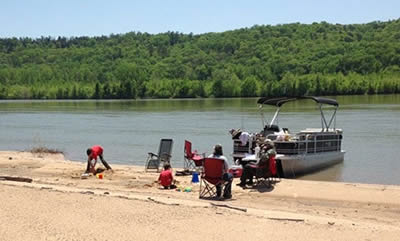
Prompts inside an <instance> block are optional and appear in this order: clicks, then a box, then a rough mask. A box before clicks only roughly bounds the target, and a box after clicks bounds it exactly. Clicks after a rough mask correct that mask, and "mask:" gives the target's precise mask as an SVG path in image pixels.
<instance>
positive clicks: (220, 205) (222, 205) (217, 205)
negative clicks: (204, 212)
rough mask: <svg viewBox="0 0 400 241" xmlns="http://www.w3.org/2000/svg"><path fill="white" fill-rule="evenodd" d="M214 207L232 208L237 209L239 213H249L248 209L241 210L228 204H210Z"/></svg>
mask: <svg viewBox="0 0 400 241" xmlns="http://www.w3.org/2000/svg"><path fill="white" fill-rule="evenodd" d="M210 204H211V205H212V206H216V207H221V208H230V209H235V210H238V211H242V212H247V209H246V208H239V207H233V206H230V205H227V204H216V203H210Z"/></svg>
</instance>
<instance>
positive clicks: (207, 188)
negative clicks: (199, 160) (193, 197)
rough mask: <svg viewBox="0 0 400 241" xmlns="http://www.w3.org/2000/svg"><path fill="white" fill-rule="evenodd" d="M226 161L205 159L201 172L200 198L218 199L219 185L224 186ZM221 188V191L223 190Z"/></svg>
mask: <svg viewBox="0 0 400 241" xmlns="http://www.w3.org/2000/svg"><path fill="white" fill-rule="evenodd" d="M223 173H224V160H222V159H219V158H209V157H208V158H204V160H203V171H202V172H201V181H200V192H199V198H205V197H216V196H217V185H222V186H223V185H224V184H225V181H224V180H223V179H222V174H223ZM222 186H221V189H222V188H223V187H222Z"/></svg>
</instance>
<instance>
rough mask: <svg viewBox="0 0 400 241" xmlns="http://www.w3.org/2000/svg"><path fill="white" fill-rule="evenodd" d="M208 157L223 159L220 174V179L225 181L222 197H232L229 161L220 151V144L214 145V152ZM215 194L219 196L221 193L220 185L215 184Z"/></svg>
mask: <svg viewBox="0 0 400 241" xmlns="http://www.w3.org/2000/svg"><path fill="white" fill-rule="evenodd" d="M209 157H211V158H218V159H222V160H224V173H223V174H222V180H224V181H225V182H226V184H225V188H224V195H223V197H224V198H226V199H230V198H232V180H233V175H232V174H231V173H229V171H228V170H229V163H228V159H227V158H226V157H225V156H224V155H223V152H222V145H220V144H217V145H215V146H214V152H213V154H211V155H210V156H209ZM216 187H217V196H218V197H220V196H221V193H222V185H221V184H220V185H217V186H216Z"/></svg>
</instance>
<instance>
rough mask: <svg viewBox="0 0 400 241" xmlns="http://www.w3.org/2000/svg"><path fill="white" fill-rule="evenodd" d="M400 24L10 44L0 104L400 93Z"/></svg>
mask: <svg viewBox="0 0 400 241" xmlns="http://www.w3.org/2000/svg"><path fill="white" fill-rule="evenodd" d="M399 66H400V19H399V20H395V21H389V22H372V23H367V24H352V25H339V24H328V23H326V22H322V23H314V24H299V23H294V24H285V25H277V26H258V25H256V26H253V27H251V28H243V29H238V30H233V31H227V32H223V33H206V34H199V35H193V34H182V33H177V32H167V33H162V34H155V35H153V34H148V33H140V32H131V33H127V34H120V35H110V36H101V37H71V38H65V37H58V38H50V37H42V38H39V39H31V38H19V39H17V38H3V39H0V98H1V99H15V98H18V99H19V98H24V99H26V98H33V99H43V98H48V99H49V98H50V99H66V98H67V99H78V98H80V99H82V98H83V99H86V98H95V99H97V98H103V99H109V98H124V99H130V98H171V97H172V98H178V97H179V98H182V97H210V96H214V97H239V96H246V97H247V96H282V95H302V94H310V95H335V94H365V93H367V94H374V93H400V67H399Z"/></svg>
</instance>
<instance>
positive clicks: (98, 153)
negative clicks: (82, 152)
mask: <svg viewBox="0 0 400 241" xmlns="http://www.w3.org/2000/svg"><path fill="white" fill-rule="evenodd" d="M86 154H87V156H88V159H87V166H86V171H85V173H89V172H92V173H94V172H95V169H94V168H95V166H96V162H97V157H100V160H101V162H102V163H103V165H104V166H105V167H106V168H107V170H112V169H111V167H110V165H108V163H107V162H106V160H104V158H103V148H102V147H101V146H99V145H95V146H92V147H91V148H89V149H87V150H86ZM92 160H94V163H92Z"/></svg>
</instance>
